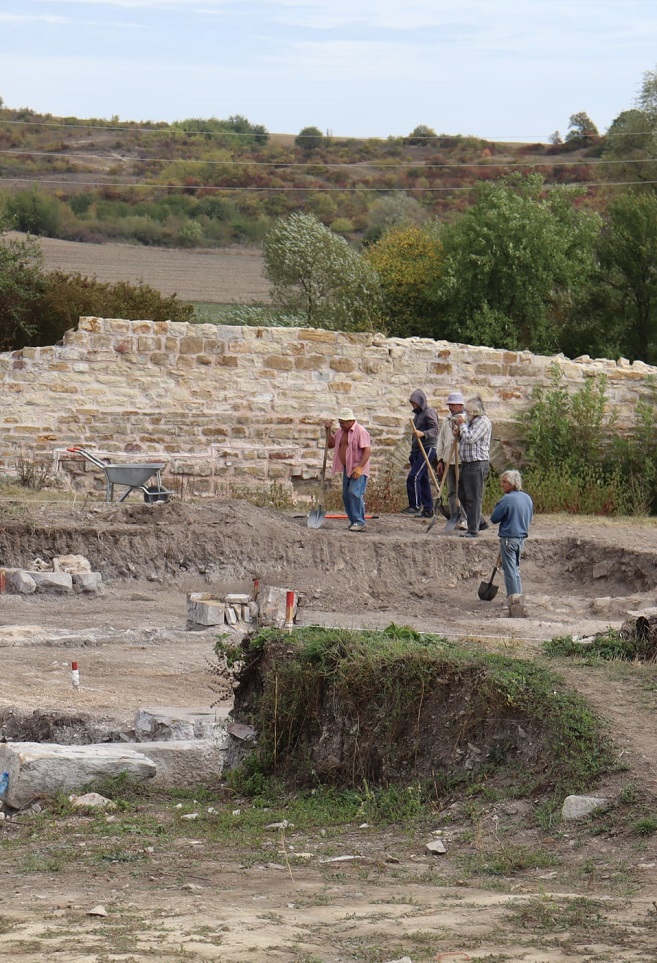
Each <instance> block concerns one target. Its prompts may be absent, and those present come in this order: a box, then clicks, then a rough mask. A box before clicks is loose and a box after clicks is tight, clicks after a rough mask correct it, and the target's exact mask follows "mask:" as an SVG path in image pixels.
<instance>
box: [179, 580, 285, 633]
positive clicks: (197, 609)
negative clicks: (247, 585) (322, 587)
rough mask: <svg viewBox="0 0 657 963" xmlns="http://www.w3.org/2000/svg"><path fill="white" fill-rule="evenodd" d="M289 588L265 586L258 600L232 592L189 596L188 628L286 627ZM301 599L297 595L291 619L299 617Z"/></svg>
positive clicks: (244, 594) (202, 593) (245, 594)
mask: <svg viewBox="0 0 657 963" xmlns="http://www.w3.org/2000/svg"><path fill="white" fill-rule="evenodd" d="M287 593H288V589H285V588H279V587H277V586H274V585H267V586H263V587H262V588H261V589H260V591H259V592H258V596H257V599H256V598H254V597H253V595H249V594H247V593H240V592H230V593H228V594H227V595H225V596H224V597H223V598H218V597H217V596H214V595H211V594H209V593H207V592H189V593H188V594H187V628H188V629H195V628H198V627H202V628H207V627H209V626H213V625H229V626H231V627H232V628H239V627H240V623H243V624H244V625H251V624H252V623H253V622H257V623H259V624H260V625H266V626H274V627H276V628H283V627H284V626H285V625H286V624H287ZM298 604H299V597H298V595H297V593H296V592H295V593H294V605H293V609H292V620H293V621H294V619H295V618H296V613H297V608H298Z"/></svg>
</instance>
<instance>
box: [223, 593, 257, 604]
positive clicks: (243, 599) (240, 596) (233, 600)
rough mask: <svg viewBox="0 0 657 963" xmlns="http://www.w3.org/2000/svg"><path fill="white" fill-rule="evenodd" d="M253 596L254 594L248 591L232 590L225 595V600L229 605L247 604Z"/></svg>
mask: <svg viewBox="0 0 657 963" xmlns="http://www.w3.org/2000/svg"><path fill="white" fill-rule="evenodd" d="M252 598H253V596H251V595H249V594H248V593H246V592H230V593H229V594H228V595H226V596H225V598H224V602H226V604H227V605H247V604H248V603H249V602H250V601H251V600H252Z"/></svg>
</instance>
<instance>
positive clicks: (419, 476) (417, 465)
mask: <svg viewBox="0 0 657 963" xmlns="http://www.w3.org/2000/svg"><path fill="white" fill-rule="evenodd" d="M426 452H427V458H428V459H429V461H431V459H432V458H435V456H436V449H435V448H427V449H426ZM409 461H410V463H411V470H410V471H409V473H408V476H407V478H406V492H407V494H408V504H409V505H410V507H411V508H425V509H426V510H427V511H428V512H432V511H433V495H432V494H431V485H430V483H429V469H428V468H427V463H426V461H425V460H424V458H423V457H422V452H421V451H420V449H419V448H418V449H417V451H416V450H415V449H414V448H413V449H411V454H410V458H409Z"/></svg>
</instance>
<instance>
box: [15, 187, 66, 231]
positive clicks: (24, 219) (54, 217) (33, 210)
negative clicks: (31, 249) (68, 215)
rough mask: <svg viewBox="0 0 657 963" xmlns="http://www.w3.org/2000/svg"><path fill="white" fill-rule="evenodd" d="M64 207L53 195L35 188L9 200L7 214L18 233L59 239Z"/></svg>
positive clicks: (21, 192) (20, 192) (18, 193)
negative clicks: (23, 232) (22, 232)
mask: <svg viewBox="0 0 657 963" xmlns="http://www.w3.org/2000/svg"><path fill="white" fill-rule="evenodd" d="M63 207H64V205H63V204H62V202H61V201H60V200H58V199H57V198H56V197H53V196H52V194H46V193H44V192H43V191H40V190H38V189H37V188H33V189H32V190H29V191H18V192H17V193H16V194H12V195H10V196H9V197H8V199H7V214H8V215H9V217H10V218H11V219H12V220H13V223H14V227H15V228H16V230H18V231H25V232H26V233H27V234H36V235H37V236H39V237H59V235H60V233H61V229H62V209H63Z"/></svg>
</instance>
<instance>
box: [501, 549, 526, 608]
mask: <svg viewBox="0 0 657 963" xmlns="http://www.w3.org/2000/svg"><path fill="white" fill-rule="evenodd" d="M524 544H525V540H524V538H500V555H501V556H502V571H503V572H504V584H505V586H506V594H507V598H508V596H509V595H522V582H521V581H520V556H521V555H522V547H523V545H524Z"/></svg>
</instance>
